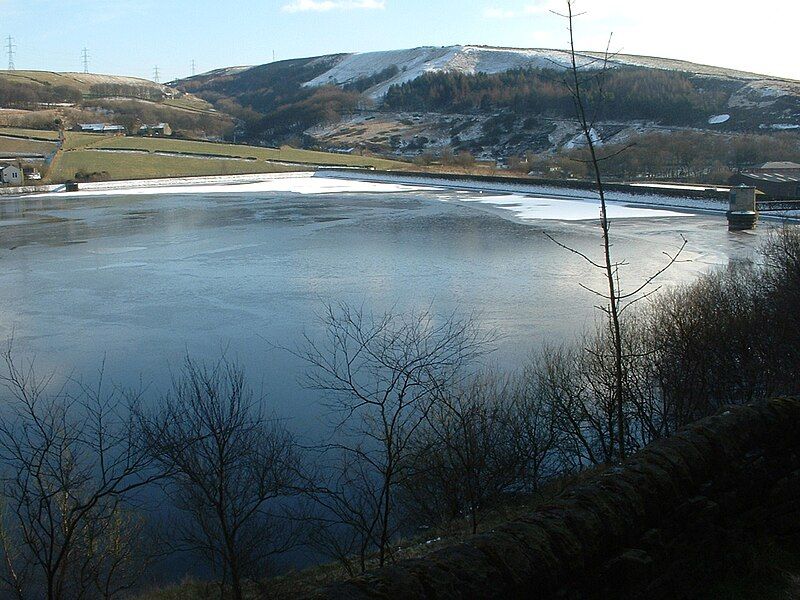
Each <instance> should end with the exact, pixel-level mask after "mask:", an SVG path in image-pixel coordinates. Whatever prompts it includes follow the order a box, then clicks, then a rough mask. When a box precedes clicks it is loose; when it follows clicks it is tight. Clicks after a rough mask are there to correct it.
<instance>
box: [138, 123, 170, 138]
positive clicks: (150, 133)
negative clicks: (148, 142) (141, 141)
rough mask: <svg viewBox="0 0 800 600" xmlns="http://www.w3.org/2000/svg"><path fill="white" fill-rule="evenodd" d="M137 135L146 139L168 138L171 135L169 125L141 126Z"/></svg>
mask: <svg viewBox="0 0 800 600" xmlns="http://www.w3.org/2000/svg"><path fill="white" fill-rule="evenodd" d="M139 135H143V136H147V137H170V136H171V135H172V127H170V126H169V123H156V124H155V125H142V126H141V127H139Z"/></svg>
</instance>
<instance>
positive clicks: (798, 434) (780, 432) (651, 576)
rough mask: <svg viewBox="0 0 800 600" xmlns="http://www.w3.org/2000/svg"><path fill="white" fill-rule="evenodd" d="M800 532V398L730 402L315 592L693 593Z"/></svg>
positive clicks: (353, 596) (452, 595)
mask: <svg viewBox="0 0 800 600" xmlns="http://www.w3.org/2000/svg"><path fill="white" fill-rule="evenodd" d="M798 534H800V400H797V399H778V400H773V401H770V402H768V403H764V404H759V405H753V406H742V407H736V408H731V409H730V410H728V411H726V412H724V413H722V414H720V415H718V416H715V417H711V418H708V419H704V420H702V421H700V422H698V423H696V424H694V425H692V426H691V427H689V428H687V429H686V430H684V431H682V432H680V433H678V434H677V435H675V436H674V437H672V438H670V439H667V440H663V441H660V442H657V443H655V444H653V445H652V446H650V447H649V448H647V449H646V450H644V451H642V452H640V453H639V454H637V455H636V456H634V457H632V458H631V459H630V460H629V461H628V462H627V463H626V464H625V465H624V467H620V468H614V469H610V470H606V471H604V472H602V473H597V474H595V475H592V476H590V477H588V478H587V479H586V480H585V481H584V482H582V483H580V484H578V485H575V486H573V487H571V488H570V489H568V490H567V491H566V492H565V493H564V494H563V495H562V496H561V497H559V498H558V499H557V500H556V501H554V502H552V503H551V504H549V505H547V506H542V507H540V508H538V509H537V510H536V511H535V512H533V513H532V514H530V515H529V516H528V517H526V518H523V519H519V520H516V521H513V522H510V523H506V524H505V525H502V526H500V527H497V528H496V529H494V530H493V531H491V532H489V533H485V534H482V535H478V536H474V537H472V538H470V539H469V540H468V541H466V542H464V543H461V544H458V545H454V546H452V547H448V548H444V549H441V550H439V551H437V552H434V553H433V554H431V555H430V556H427V557H425V558H422V559H415V560H406V561H402V562H399V563H398V564H396V565H394V566H391V567H388V568H385V569H382V570H379V571H375V572H373V573H369V574H367V575H365V576H362V577H359V578H357V579H353V580H351V581H348V582H345V583H340V584H336V585H333V586H331V587H328V588H326V589H323V590H320V591H319V592H317V593H315V594H312V595H311V596H310V598H313V599H315V600H362V599H363V600H366V599H371V600H377V599H389V598H392V599H394V598H397V599H404V600H405V599H408V600H416V599H420V600H421V599H426V600H431V599H436V600H444V599H466V598H475V599H485V598H486V599H488V598H497V599H500V598H503V599H506V598H576V599H577V598H670V599H675V598H691V597H692V595H693V594H692V592H693V590H694V591H696V586H697V585H698V582H702V580H703V579H704V577H705V576H706V575H707V574H708V573H709V572H710V571H714V570H719V569H724V568H726V567H729V566H732V565H735V564H736V560H737V558H738V556H739V555H741V554H742V553H743V550H745V549H746V548H747V547H748V545H749V544H750V543H751V541H752V540H755V539H759V538H761V537H763V536H765V535H778V536H797V535H798Z"/></svg>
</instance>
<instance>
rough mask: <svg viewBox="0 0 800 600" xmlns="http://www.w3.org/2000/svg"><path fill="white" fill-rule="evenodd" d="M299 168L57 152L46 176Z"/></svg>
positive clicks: (53, 179)
mask: <svg viewBox="0 0 800 600" xmlns="http://www.w3.org/2000/svg"><path fill="white" fill-rule="evenodd" d="M297 170H299V169H298V167H291V166H289V165H276V164H271V163H265V162H257V161H249V160H228V159H213V158H212V159H206V158H194V157H184V156H159V155H156V154H114V153H109V152H97V151H94V150H70V151H66V152H60V153H59V154H58V156H57V157H56V159H55V160H54V161H53V164H52V165H51V167H50V171H49V172H48V174H47V180H48V181H49V182H52V183H58V182H63V181H67V180H70V179H76V178H77V177H76V175H77V174H78V173H85V174H89V175H93V177H92V178H93V179H101V180H105V179H108V180H124V179H155V178H160V177H191V176H196V175H197V176H199V175H243V174H249V173H281V172H288V171H297Z"/></svg>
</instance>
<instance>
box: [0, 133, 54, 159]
mask: <svg viewBox="0 0 800 600" xmlns="http://www.w3.org/2000/svg"><path fill="white" fill-rule="evenodd" d="M55 149H56V144H55V143H54V142H45V141H40V140H26V139H20V138H9V137H3V136H2V134H0V154H3V155H6V154H49V153H50V152H52V151H53V150H55Z"/></svg>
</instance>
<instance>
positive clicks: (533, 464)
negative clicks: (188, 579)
mask: <svg viewBox="0 0 800 600" xmlns="http://www.w3.org/2000/svg"><path fill="white" fill-rule="evenodd" d="M541 400H542V397H541V395H540V394H539V388H538V387H535V386H532V385H528V380H527V379H526V378H524V377H519V376H517V377H508V376H503V375H499V374H497V373H492V372H484V373H481V374H479V375H477V376H476V377H474V378H473V379H471V380H470V381H469V382H467V383H466V385H463V386H460V387H458V388H454V389H447V390H441V394H440V395H439V396H438V397H437V399H436V402H435V403H434V404H433V405H432V406H431V409H430V411H429V412H428V416H427V418H426V422H425V425H424V427H422V428H420V430H419V431H418V433H417V434H416V435H415V436H414V437H413V438H412V440H411V444H410V446H411V456H412V459H411V462H412V464H413V469H412V470H411V472H410V474H409V477H407V478H406V480H405V481H404V483H403V486H402V487H403V492H404V498H403V500H404V503H406V504H408V507H407V508H406V512H407V513H408V514H409V516H410V517H411V518H416V519H417V520H419V519H420V518H425V519H427V520H428V521H427V524H430V523H431V522H433V523H440V522H445V523H446V522H448V521H452V520H455V519H457V518H467V519H468V520H469V524H470V529H471V530H472V532H473V533H476V532H477V531H478V527H479V525H480V520H481V514H482V512H484V511H485V510H486V509H487V508H490V507H492V506H493V505H495V504H497V503H498V502H500V501H501V500H502V498H503V497H504V496H506V495H508V494H513V493H518V492H526V493H529V492H532V491H535V490H536V489H537V487H538V485H539V483H540V481H541V477H542V475H543V473H544V471H545V463H547V462H548V459H549V455H550V452H551V450H552V448H553V445H554V440H555V429H554V427H553V421H552V411H550V410H549V408H548V407H547V406H545V405H544V404H543V402H542V401H541Z"/></svg>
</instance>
